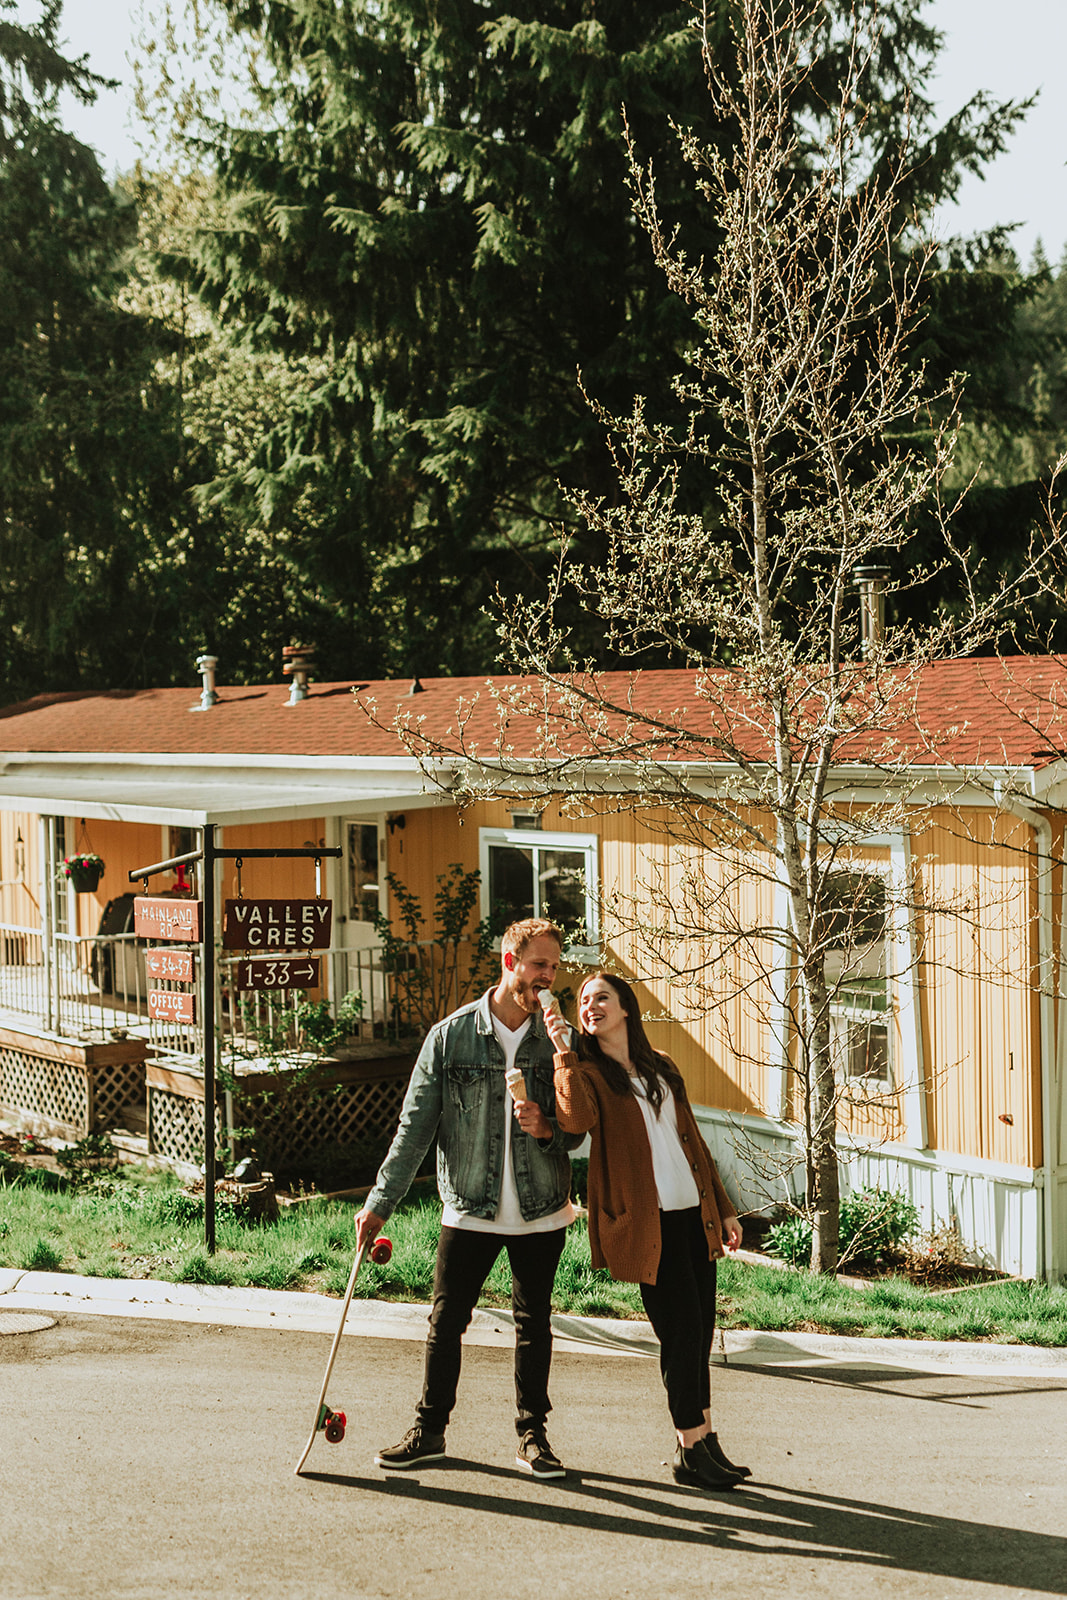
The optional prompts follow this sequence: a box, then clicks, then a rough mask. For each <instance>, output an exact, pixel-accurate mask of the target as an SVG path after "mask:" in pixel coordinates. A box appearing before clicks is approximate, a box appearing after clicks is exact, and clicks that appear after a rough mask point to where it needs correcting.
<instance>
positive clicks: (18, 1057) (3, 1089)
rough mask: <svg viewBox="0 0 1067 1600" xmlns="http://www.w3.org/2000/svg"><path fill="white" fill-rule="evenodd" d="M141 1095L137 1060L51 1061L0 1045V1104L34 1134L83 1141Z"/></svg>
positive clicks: (141, 1078)
mask: <svg viewBox="0 0 1067 1600" xmlns="http://www.w3.org/2000/svg"><path fill="white" fill-rule="evenodd" d="M144 1093H145V1067H144V1062H143V1061H117V1062H108V1063H103V1064H101V1063H93V1064H91V1065H90V1064H87V1063H85V1062H81V1061H53V1060H51V1059H50V1058H49V1057H47V1056H44V1055H38V1054H36V1053H35V1052H33V1051H30V1050H25V1049H20V1048H19V1047H17V1046H14V1045H8V1044H3V1045H0V1108H2V1109H3V1110H4V1111H5V1112H6V1113H7V1114H8V1115H9V1116H13V1117H15V1118H16V1119H17V1120H18V1121H20V1122H21V1123H23V1124H26V1125H28V1126H30V1127H32V1128H33V1129H34V1131H36V1132H38V1133H49V1134H52V1135H53V1136H54V1137H56V1138H59V1139H84V1138H85V1135H86V1134H87V1133H91V1132H92V1131H93V1130H94V1129H96V1128H106V1127H110V1126H113V1125H114V1123H115V1121H116V1119H117V1115H118V1113H119V1111H120V1110H121V1108H122V1107H123V1106H126V1105H129V1103H130V1101H132V1100H143V1098H144Z"/></svg>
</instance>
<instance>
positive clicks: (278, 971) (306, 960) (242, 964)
mask: <svg viewBox="0 0 1067 1600" xmlns="http://www.w3.org/2000/svg"><path fill="white" fill-rule="evenodd" d="M319 966H320V962H319V958H318V956H251V957H249V959H248V960H246V961H238V963H237V968H236V972H237V982H236V987H237V988H238V989H317V988H318V986H319Z"/></svg>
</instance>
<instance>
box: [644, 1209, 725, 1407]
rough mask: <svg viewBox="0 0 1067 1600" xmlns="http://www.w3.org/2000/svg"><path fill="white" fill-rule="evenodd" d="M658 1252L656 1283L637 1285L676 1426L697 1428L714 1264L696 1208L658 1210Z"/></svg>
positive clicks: (711, 1323) (706, 1387)
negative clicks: (654, 1336)
mask: <svg viewBox="0 0 1067 1600" xmlns="http://www.w3.org/2000/svg"><path fill="white" fill-rule="evenodd" d="M659 1226H660V1239H661V1242H662V1252H661V1255H660V1258H659V1271H658V1272H657V1274H656V1281H655V1283H643V1284H642V1285H641V1299H642V1300H643V1301H644V1306H645V1311H646V1312H647V1313H648V1320H649V1322H651V1324H652V1328H653V1331H654V1332H655V1335H656V1338H657V1339H658V1340H659V1370H660V1375H661V1377H662V1378H663V1385H664V1388H665V1389H666V1391H667V1406H668V1409H669V1410H670V1414H671V1421H672V1422H673V1423H674V1426H675V1427H676V1428H699V1427H700V1425H701V1424H702V1423H703V1421H704V1412H705V1410H707V1409H708V1408H709V1407H710V1405H711V1370H710V1363H711V1341H712V1337H713V1335H714V1333H715V1263H714V1261H709V1259H708V1239H707V1233H706V1232H705V1229H704V1223H703V1220H702V1218H701V1215H700V1207H699V1206H694V1207H693V1208H692V1210H689V1211H661V1212H660V1214H659Z"/></svg>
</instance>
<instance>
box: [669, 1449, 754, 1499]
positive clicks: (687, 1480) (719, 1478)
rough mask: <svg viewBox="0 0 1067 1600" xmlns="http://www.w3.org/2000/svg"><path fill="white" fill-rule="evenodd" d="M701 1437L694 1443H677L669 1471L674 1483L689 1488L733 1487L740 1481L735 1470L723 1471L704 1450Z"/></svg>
mask: <svg viewBox="0 0 1067 1600" xmlns="http://www.w3.org/2000/svg"><path fill="white" fill-rule="evenodd" d="M703 1443H704V1441H703V1439H700V1440H698V1441H697V1443H696V1444H694V1445H689V1446H686V1445H681V1444H680V1445H679V1446H678V1448H677V1449H676V1450H675V1452H674V1461H673V1463H672V1466H671V1471H672V1472H673V1473H674V1481H675V1483H682V1484H685V1486H686V1487H687V1488H689V1489H735V1488H736V1487H737V1485H738V1484H739V1483H740V1481H741V1480H740V1478H739V1477H738V1476H737V1473H736V1472H725V1471H724V1470H723V1469H722V1467H720V1466H719V1463H718V1462H717V1461H715V1460H714V1459H713V1458H712V1457H711V1456H710V1455H709V1454H708V1452H707V1451H706V1450H704V1449H703V1448H702V1446H703Z"/></svg>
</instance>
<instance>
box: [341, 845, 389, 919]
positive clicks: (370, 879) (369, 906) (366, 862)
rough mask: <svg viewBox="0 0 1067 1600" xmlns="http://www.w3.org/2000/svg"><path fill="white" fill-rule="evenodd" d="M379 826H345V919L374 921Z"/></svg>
mask: <svg viewBox="0 0 1067 1600" xmlns="http://www.w3.org/2000/svg"><path fill="white" fill-rule="evenodd" d="M378 862H379V852H378V825H377V823H375V822H350V823H349V824H348V912H347V915H348V920H349V921H350V922H373V921H374V918H375V916H376V915H377V912H378V907H379V905H380V904H381V898H380V896H381V889H380V885H379V876H380V869H379V864H378Z"/></svg>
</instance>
